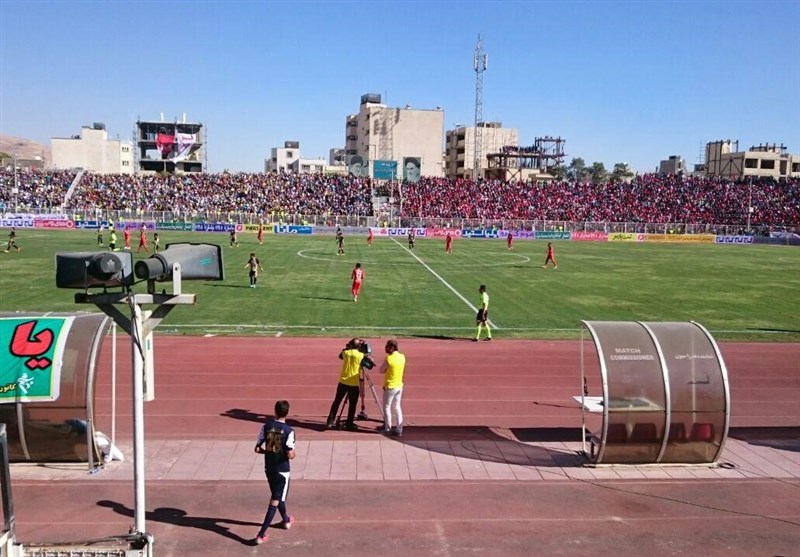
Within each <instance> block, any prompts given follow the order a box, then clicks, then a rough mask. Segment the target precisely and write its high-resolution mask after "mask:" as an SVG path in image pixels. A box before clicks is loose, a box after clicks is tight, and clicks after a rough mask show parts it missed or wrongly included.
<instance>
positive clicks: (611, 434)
mask: <svg viewBox="0 0 800 557" xmlns="http://www.w3.org/2000/svg"><path fill="white" fill-rule="evenodd" d="M627 441H628V428H627V427H626V426H625V424H608V432H607V433H606V443H627Z"/></svg>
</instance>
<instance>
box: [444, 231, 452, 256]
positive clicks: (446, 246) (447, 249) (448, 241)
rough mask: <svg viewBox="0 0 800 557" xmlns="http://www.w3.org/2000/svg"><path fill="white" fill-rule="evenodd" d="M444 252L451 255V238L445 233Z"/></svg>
mask: <svg viewBox="0 0 800 557" xmlns="http://www.w3.org/2000/svg"><path fill="white" fill-rule="evenodd" d="M444 252H445V253H453V237H452V236H451V235H450V233H449V232H448V233H447V238H445V239H444Z"/></svg>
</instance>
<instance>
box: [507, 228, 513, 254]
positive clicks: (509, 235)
mask: <svg viewBox="0 0 800 557" xmlns="http://www.w3.org/2000/svg"><path fill="white" fill-rule="evenodd" d="M506 243H507V244H508V250H509V251H511V250H512V249H514V235H513V234H512V233H511V232H509V233H508V238H506Z"/></svg>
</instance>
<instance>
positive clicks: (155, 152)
mask: <svg viewBox="0 0 800 557" xmlns="http://www.w3.org/2000/svg"><path fill="white" fill-rule="evenodd" d="M133 136H134V137H133V142H134V145H135V149H134V151H135V152H134V169H135V172H136V173H137V174H140V173H142V174H150V173H168V174H185V173H189V172H205V170H206V166H207V159H206V130H205V126H204V125H203V124H201V123H199V122H187V121H186V116H184V117H183V120H182V121H178V120H177V119H176V120H175V121H174V122H165V121H164V120H163V118H162V119H161V120H158V121H144V120H139V121H137V122H136V128H135V129H134V131H133Z"/></svg>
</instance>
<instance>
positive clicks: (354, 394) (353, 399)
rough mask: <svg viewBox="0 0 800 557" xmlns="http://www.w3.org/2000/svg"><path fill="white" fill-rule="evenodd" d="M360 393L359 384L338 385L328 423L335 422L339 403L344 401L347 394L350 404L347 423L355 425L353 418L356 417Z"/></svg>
mask: <svg viewBox="0 0 800 557" xmlns="http://www.w3.org/2000/svg"><path fill="white" fill-rule="evenodd" d="M359 393H360V390H359V388H358V385H353V386H351V385H345V384H344V383H339V384H338V385H337V386H336V398H334V399H333V404H331V411H330V412H329V413H328V423H329V424H332V423H334V420H336V411H337V410H338V409H339V405H340V404H341V403H342V400H343V399H344V397H345V396H347V398H348V399H349V400H348V402H349V404H350V406H349V407H348V408H347V422H346V425H353V420H355V418H356V405H357V404H358V395H359Z"/></svg>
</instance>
